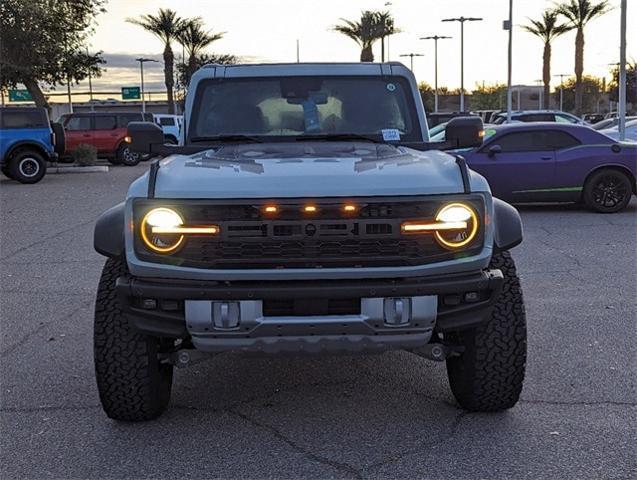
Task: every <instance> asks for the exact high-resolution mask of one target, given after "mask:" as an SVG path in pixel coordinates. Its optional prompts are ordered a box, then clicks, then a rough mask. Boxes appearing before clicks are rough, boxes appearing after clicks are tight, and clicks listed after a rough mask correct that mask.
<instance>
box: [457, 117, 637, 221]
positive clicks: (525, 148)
mask: <svg viewBox="0 0 637 480" xmlns="http://www.w3.org/2000/svg"><path fill="white" fill-rule="evenodd" d="M489 130H491V131H490V132H489V135H487V136H488V138H487V139H486V140H485V142H484V143H483V145H482V146H480V147H477V148H473V149H470V150H468V151H463V152H462V155H463V156H464V157H465V158H466V161H467V163H468V164H469V166H470V167H471V168H472V169H473V170H475V171H477V172H479V173H481V174H482V175H484V176H485V177H486V179H487V180H488V181H489V185H491V190H492V192H493V194H494V195H495V196H496V197H499V198H502V199H504V200H507V201H510V202H513V203H522V202H584V203H586V205H588V206H589V207H590V208H592V209H593V210H596V211H598V212H604V213H613V212H618V211H620V210H622V209H623V208H625V207H626V205H628V202H629V201H630V198H631V195H633V194H635V193H637V192H636V190H635V188H636V187H635V178H636V176H637V172H636V169H637V165H636V163H637V162H636V159H637V145H633V144H630V143H618V142H617V141H615V140H613V139H611V138H609V137H607V136H606V135H603V134H601V133H600V132H597V131H595V130H593V129H592V128H589V127H586V126H581V125H568V124H557V123H519V124H515V125H501V126H497V127H494V128H492V129H489Z"/></svg>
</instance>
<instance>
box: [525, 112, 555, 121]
mask: <svg viewBox="0 0 637 480" xmlns="http://www.w3.org/2000/svg"><path fill="white" fill-rule="evenodd" d="M518 120H521V121H522V122H554V121H555V115H553V114H552V113H533V114H528V115H520V117H519V118H518Z"/></svg>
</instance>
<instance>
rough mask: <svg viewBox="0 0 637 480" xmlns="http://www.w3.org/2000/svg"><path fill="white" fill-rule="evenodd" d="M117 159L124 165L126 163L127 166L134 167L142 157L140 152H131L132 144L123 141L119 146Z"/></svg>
mask: <svg viewBox="0 0 637 480" xmlns="http://www.w3.org/2000/svg"><path fill="white" fill-rule="evenodd" d="M116 156H117V160H118V161H119V163H121V164H122V165H126V166H127V167H134V166H135V165H137V164H138V163H139V162H140V160H141V158H140V155H139V154H138V153H133V152H131V149H130V145H128V144H126V143H122V144H121V145H120V146H119V147H118V148H117V155H116Z"/></svg>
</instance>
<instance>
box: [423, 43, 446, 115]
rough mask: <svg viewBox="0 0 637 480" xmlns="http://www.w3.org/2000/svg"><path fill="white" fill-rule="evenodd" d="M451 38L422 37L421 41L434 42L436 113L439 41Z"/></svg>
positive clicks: (435, 110) (435, 106)
mask: <svg viewBox="0 0 637 480" xmlns="http://www.w3.org/2000/svg"><path fill="white" fill-rule="evenodd" d="M447 38H451V37H444V36H440V35H434V36H431V37H421V38H420V40H433V41H434V64H435V67H434V112H437V111H438V40H444V39H447Z"/></svg>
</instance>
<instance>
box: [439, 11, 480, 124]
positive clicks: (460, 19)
mask: <svg viewBox="0 0 637 480" xmlns="http://www.w3.org/2000/svg"><path fill="white" fill-rule="evenodd" d="M481 20H482V18H478V17H458V18H445V19H443V20H442V21H443V22H460V111H461V112H464V22H479V21H481Z"/></svg>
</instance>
